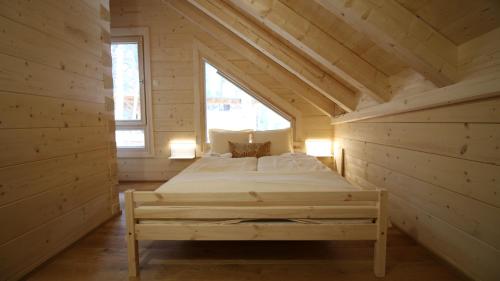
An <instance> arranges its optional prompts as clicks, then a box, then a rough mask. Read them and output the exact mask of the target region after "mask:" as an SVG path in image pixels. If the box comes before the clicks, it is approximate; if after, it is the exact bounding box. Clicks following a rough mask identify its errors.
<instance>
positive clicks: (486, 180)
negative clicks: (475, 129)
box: [336, 134, 500, 207]
mask: <svg viewBox="0 0 500 281" xmlns="http://www.w3.org/2000/svg"><path fill="white" fill-rule="evenodd" d="M346 137H348V136H346ZM336 140H337V143H338V145H339V146H341V147H343V148H344V149H345V150H346V151H347V152H348V153H349V155H352V156H354V157H357V158H360V159H363V160H365V161H367V162H371V163H376V164H377V165H381V166H383V167H386V168H388V169H390V170H392V171H395V172H398V173H400V174H403V175H408V176H412V177H416V178H418V179H420V180H422V181H424V182H427V183H431V184H433V185H436V186H439V187H442V188H445V189H447V190H450V191H452V192H456V193H459V194H462V195H465V196H469V197H471V198H474V199H476V200H479V201H482V202H485V203H487V204H490V205H493V206H496V207H500V196H499V194H500V186H499V185H498V182H500V178H499V177H500V166H496V165H489V164H484V163H480V162H476V161H465V160H463V159H458V158H454V157H447V156H441V155H436V154H430V153H425V152H421V151H414V150H408V149H405V148H397V147H391V146H386V145H380V144H374V143H369V142H364V141H358V140H350V139H348V138H345V139H342V136H340V135H337V134H336Z"/></svg>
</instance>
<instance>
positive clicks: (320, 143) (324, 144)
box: [306, 139, 332, 157]
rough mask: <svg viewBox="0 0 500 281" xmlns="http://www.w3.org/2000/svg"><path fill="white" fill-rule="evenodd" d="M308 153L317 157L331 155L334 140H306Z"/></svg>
mask: <svg viewBox="0 0 500 281" xmlns="http://www.w3.org/2000/svg"><path fill="white" fill-rule="evenodd" d="M306 153H307V155H311V156H316V157H331V156H332V141H331V140H329V139H309V140H306Z"/></svg>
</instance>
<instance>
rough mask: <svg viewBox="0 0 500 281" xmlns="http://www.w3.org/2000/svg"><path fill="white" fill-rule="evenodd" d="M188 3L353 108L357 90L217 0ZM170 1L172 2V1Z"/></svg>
mask: <svg viewBox="0 0 500 281" xmlns="http://www.w3.org/2000/svg"><path fill="white" fill-rule="evenodd" d="M188 2H190V3H191V4H192V5H194V6H195V7H197V8H198V9H200V10H201V11H203V12H204V13H205V14H207V15H208V16H210V17H211V18H213V19H214V20H216V21H217V22H218V23H220V24H221V25H223V26H224V27H225V28H227V29H229V30H230V31H231V32H233V33H234V34H236V35H238V37H240V38H241V39H243V40H244V41H245V42H247V43H248V44H250V45H251V46H253V47H254V48H256V49H257V50H259V51H260V52H262V53H263V54H265V55H266V56H268V57H269V58H271V59H272V60H273V61H274V62H276V63H278V64H279V65H281V66H282V67H283V68H285V69H287V70H288V71H289V72H291V73H293V74H294V75H295V76H297V77H298V78H299V79H301V80H302V81H304V82H306V83H307V84H308V85H309V86H311V87H312V88H314V89H316V90H317V91H318V92H320V93H322V94H323V95H324V96H325V97H327V98H329V99H330V100H332V101H334V102H335V103H337V104H338V105H339V106H340V107H342V108H343V109H344V110H345V111H347V112H351V111H353V110H354V109H355V108H356V105H357V103H358V100H359V93H356V92H354V91H352V90H351V89H349V88H348V87H346V86H345V85H344V84H342V83H341V82H339V81H338V80H336V79H335V78H333V77H332V76H330V75H329V74H328V73H327V72H325V71H323V70H322V69H321V68H319V67H318V66H317V65H315V64H313V63H312V62H311V61H309V60H308V59H306V58H305V57H303V56H302V55H300V54H299V53H297V52H296V51H295V50H293V49H291V48H290V47H288V46H287V45H285V44H284V43H283V42H281V41H280V40H279V39H277V38H276V37H274V36H273V35H272V34H270V33H269V32H267V31H266V30H264V29H263V28H261V27H260V26H259V25H257V24H256V23H254V22H252V21H250V20H249V19H247V18H246V17H244V16H243V15H242V14H241V13H240V12H238V11H236V10H235V9H233V8H232V7H230V6H229V5H227V4H226V3H224V2H223V1H221V0H203V1H202V0H188ZM172 3H175V1H173V2H172Z"/></svg>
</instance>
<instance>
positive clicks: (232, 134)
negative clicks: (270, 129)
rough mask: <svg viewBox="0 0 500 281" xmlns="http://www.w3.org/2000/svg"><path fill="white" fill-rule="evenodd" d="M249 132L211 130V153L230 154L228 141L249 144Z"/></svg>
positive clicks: (209, 134) (209, 133)
mask: <svg viewBox="0 0 500 281" xmlns="http://www.w3.org/2000/svg"><path fill="white" fill-rule="evenodd" d="M250 132H251V131H249V130H245V131H228V130H222V129H210V130H209V131H208V137H209V139H210V152H211V153H219V154H224V153H228V152H229V145H228V144H227V142H228V141H231V142H235V143H248V141H249V138H250Z"/></svg>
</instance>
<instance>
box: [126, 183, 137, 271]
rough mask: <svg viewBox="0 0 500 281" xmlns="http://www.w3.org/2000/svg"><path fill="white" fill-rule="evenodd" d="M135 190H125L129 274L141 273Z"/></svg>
mask: <svg viewBox="0 0 500 281" xmlns="http://www.w3.org/2000/svg"><path fill="white" fill-rule="evenodd" d="M133 192H134V191H133V190H127V191H125V221H126V223H127V249H128V275H129V276H132V277H135V276H137V275H138V273H139V271H138V270H139V248H138V243H137V240H136V239H135V219H134V193H133Z"/></svg>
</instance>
